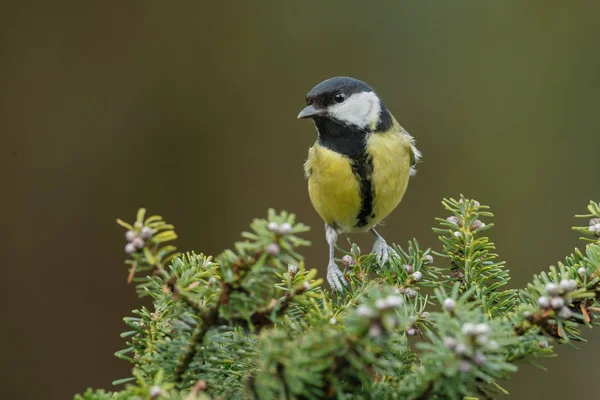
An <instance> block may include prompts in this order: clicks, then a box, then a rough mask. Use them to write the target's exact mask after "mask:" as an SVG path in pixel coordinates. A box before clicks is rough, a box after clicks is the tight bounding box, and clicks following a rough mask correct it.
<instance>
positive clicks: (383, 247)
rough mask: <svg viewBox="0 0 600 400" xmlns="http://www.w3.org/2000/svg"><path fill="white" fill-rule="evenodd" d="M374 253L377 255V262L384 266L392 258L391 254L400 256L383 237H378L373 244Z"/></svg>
mask: <svg viewBox="0 0 600 400" xmlns="http://www.w3.org/2000/svg"><path fill="white" fill-rule="evenodd" d="M373 253H375V255H376V257H377V262H379V265H380V266H384V265H385V264H386V263H387V262H388V261H389V259H390V254H391V255H392V256H394V257H398V253H396V250H394V249H392V248H391V247H390V246H388V244H387V242H386V241H385V240H383V239H377V240H376V241H375V244H374V245H373Z"/></svg>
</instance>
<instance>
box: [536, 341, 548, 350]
mask: <svg viewBox="0 0 600 400" xmlns="http://www.w3.org/2000/svg"><path fill="white" fill-rule="evenodd" d="M537 346H538V347H539V348H540V349H546V348H548V342H546V341H545V340H540V341H539V342H538V344H537Z"/></svg>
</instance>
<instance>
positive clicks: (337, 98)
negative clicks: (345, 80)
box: [333, 92, 346, 103]
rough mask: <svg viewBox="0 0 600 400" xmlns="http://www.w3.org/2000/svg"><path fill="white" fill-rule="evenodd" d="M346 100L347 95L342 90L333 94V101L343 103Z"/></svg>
mask: <svg viewBox="0 0 600 400" xmlns="http://www.w3.org/2000/svg"><path fill="white" fill-rule="evenodd" d="M344 100H346V95H345V94H344V93H342V92H337V93H336V94H334V95H333V101H335V102H336V103H341V102H343V101H344Z"/></svg>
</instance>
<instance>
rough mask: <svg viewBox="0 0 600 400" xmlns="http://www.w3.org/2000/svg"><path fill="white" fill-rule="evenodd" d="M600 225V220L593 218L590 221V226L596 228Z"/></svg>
mask: <svg viewBox="0 0 600 400" xmlns="http://www.w3.org/2000/svg"><path fill="white" fill-rule="evenodd" d="M597 224H600V218H592V219H590V226H594V225H597Z"/></svg>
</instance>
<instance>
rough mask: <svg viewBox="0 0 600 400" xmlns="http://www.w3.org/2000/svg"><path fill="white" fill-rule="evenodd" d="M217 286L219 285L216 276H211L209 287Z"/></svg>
mask: <svg viewBox="0 0 600 400" xmlns="http://www.w3.org/2000/svg"><path fill="white" fill-rule="evenodd" d="M216 284H217V278H215V277H214V276H211V277H210V278H208V285H209V286H212V285H216Z"/></svg>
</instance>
